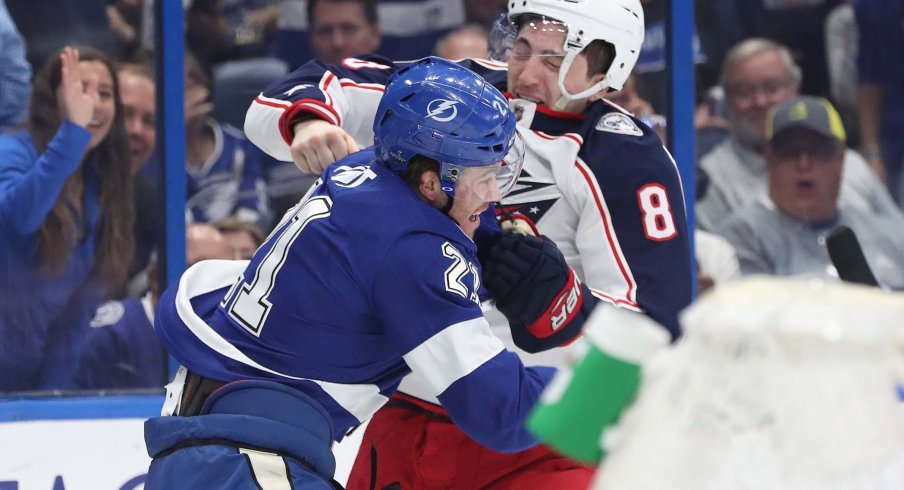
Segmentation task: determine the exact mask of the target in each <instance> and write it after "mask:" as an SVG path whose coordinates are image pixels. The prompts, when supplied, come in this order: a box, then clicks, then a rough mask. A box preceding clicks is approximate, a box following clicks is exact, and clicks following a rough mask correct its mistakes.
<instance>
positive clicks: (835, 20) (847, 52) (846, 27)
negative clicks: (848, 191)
mask: <svg viewBox="0 0 904 490" xmlns="http://www.w3.org/2000/svg"><path fill="white" fill-rule="evenodd" d="M825 31H826V68H827V69H828V74H829V94H830V95H831V96H832V101H833V102H834V103H835V107H836V108H837V109H838V113H839V114H841V118H842V119H843V120H844V128H845V132H846V133H847V135H848V141H847V144H848V146H850V147H852V148H856V147H858V146H859V143H860V125H859V123H858V121H859V116H858V115H857V111H858V107H857V43H858V38H859V36H858V35H857V20H856V18H855V17H854V7H853V5H852V4H851V2H850V1H847V2H845V3H843V4H841V5H839V6H837V7H835V8H834V9H832V11H831V12H829V15H828V16H827V17H826V27H825Z"/></svg>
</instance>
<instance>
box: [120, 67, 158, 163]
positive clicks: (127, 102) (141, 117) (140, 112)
mask: <svg viewBox="0 0 904 490" xmlns="http://www.w3.org/2000/svg"><path fill="white" fill-rule="evenodd" d="M117 74H118V76H119V93H120V98H121V99H122V107H123V121H124V122H125V125H126V134H127V135H128V137H129V165H130V166H131V167H132V172H138V171H139V170H141V167H143V166H144V165H145V164H146V163H148V160H150V158H151V154H153V153H154V147H155V146H156V144H157V107H156V105H155V101H156V96H155V92H156V88H155V86H154V85H155V84H154V74H153V72H152V71H151V68H150V67H148V66H145V65H138V64H130V63H125V64H120V65H119V67H118V70H117Z"/></svg>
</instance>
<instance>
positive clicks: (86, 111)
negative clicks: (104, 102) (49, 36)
mask: <svg viewBox="0 0 904 490" xmlns="http://www.w3.org/2000/svg"><path fill="white" fill-rule="evenodd" d="M78 60H79V52H78V50H77V49H75V48H72V47H69V46H67V47H65V48H63V52H62V53H60V64H61V65H60V86H59V87H58V88H57V101H58V103H59V108H60V115H61V116H62V117H63V119H68V120H70V121H72V122H74V123H75V124H78V125H79V126H81V127H83V128H87V127H88V124H90V123H91V119H93V118H94V106H95V105H97V103H98V101H99V100H100V96H99V95H98V93H97V75H94V74H92V75H91V76H90V77H88V79H87V80H84V81H83V80H82V75H81V72H80V71H79V68H78Z"/></svg>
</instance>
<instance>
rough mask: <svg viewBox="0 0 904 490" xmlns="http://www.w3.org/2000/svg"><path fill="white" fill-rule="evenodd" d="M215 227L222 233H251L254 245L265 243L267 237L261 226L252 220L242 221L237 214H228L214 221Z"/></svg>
mask: <svg viewBox="0 0 904 490" xmlns="http://www.w3.org/2000/svg"><path fill="white" fill-rule="evenodd" d="M213 227H214V228H216V229H217V230H219V232H220V233H242V232H244V233H247V234H249V235H251V238H252V239H253V240H254V245H255V246H258V247H260V246H261V245H263V243H264V240H266V239H267V237H266V236H265V235H264V231H263V230H261V227H260V226H257V225H256V224H254V223H252V222H250V221H242V220H240V219H238V218H236V217H235V216H227V217H225V218H223V219H221V220H219V221H217V222H216V223H214V224H213Z"/></svg>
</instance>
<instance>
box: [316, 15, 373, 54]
mask: <svg viewBox="0 0 904 490" xmlns="http://www.w3.org/2000/svg"><path fill="white" fill-rule="evenodd" d="M312 14H313V16H312V18H313V20H312V25H311V45H312V47H313V48H314V55H315V56H316V57H317V58H318V59H320V60H321V61H325V62H327V63H332V64H339V63H341V62H342V60H343V59H345V58H348V57H349V56H354V55H359V54H364V53H372V52H373V51H375V50H376V49H377V46H379V45H380V31H379V28H378V27H377V26H376V25H373V24H371V23H370V22H368V21H367V17H366V16H365V15H364V7H363V6H362V5H361V3H359V2H353V1H347V2H343V1H339V2H317V4H316V5H314V11H313V12H312Z"/></svg>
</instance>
